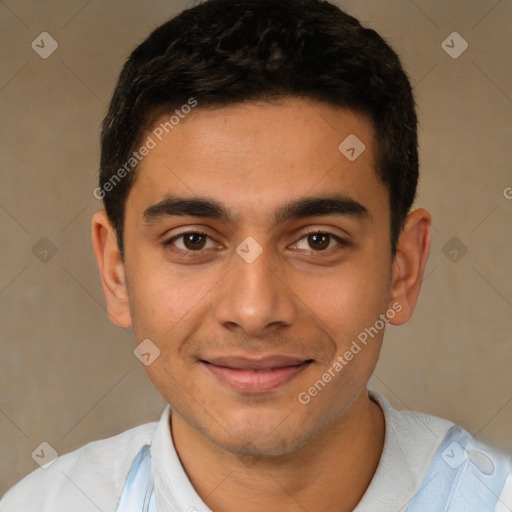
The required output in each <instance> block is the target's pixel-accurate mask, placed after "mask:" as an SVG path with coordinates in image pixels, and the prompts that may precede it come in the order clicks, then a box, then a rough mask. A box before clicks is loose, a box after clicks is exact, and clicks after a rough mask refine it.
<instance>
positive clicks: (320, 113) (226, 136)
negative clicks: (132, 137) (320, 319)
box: [127, 98, 387, 222]
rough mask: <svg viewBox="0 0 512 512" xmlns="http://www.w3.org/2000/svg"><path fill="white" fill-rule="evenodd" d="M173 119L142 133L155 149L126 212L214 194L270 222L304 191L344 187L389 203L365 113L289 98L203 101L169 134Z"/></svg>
mask: <svg viewBox="0 0 512 512" xmlns="http://www.w3.org/2000/svg"><path fill="white" fill-rule="evenodd" d="M168 120H169V116H163V117H162V118H160V119H159V120H157V122H156V123H155V126H154V127H153V128H152V129H151V130H149V131H148V132H147V133H146V134H145V136H144V140H147V137H150V138H151V139H152V140H153V141H154V147H153V149H151V151H150V152H149V153H148V154H147V156H145V157H144V159H143V160H142V161H141V163H140V164H139V166H138V168H137V170H136V173H137V179H136V180H135V183H134V185H133V188H132V190H131V191H130V195H129V197H128V203H127V213H129V211H130V210H131V209H132V208H135V209H136V210H137V211H139V212H143V211H145V210H146V209H147V208H148V207H150V206H151V205H153V204H156V203H158V202H160V201H162V200H163V199H164V198H165V197H166V196H179V195H181V196H184V197H192V196H199V197H215V198H217V199H218V200H219V201H220V202H222V203H223V204H226V205H228V206H229V208H230V209H233V211H234V212H235V213H236V214H237V216H238V218H241V217H243V216H249V217H250V216H252V218H253V220H256V219H257V220H258V221H263V218H265V219H266V220H267V221H268V222H270V219H271V218H274V219H275V215H274V212H273V210H274V206H277V205H283V204H285V203H286V202H289V201H293V200H296V199H299V198H301V197H307V196H316V197H319V196H322V195H327V194H328V195H332V194H333V193H340V194H343V195H345V196H348V197H351V198H352V199H354V200H355V201H358V202H362V203H369V206H368V210H371V209H372V204H374V205H375V207H378V206H379V205H378V204H376V203H383V202H384V203H386V202H387V190H386V188H385V187H384V185H383V184H382V182H381V180H380V179H379V177H378V176H377V174H376V172H375V164H374V160H375V159H374V151H375V147H374V146H375V145H374V134H373V129H372V125H371V122H370V121H369V120H368V119H367V118H366V117H365V116H362V115H360V114H357V113H354V112H351V111H349V110H346V109H342V108H338V107H333V106H330V105H326V104H323V103H318V102H313V101H309V100H308V101H306V100H303V99H295V98H287V99H283V100H280V101H279V102H276V103H263V102H258V103H256V102H254V103H246V104H236V105H232V106H228V107H221V108H214V109H212V108H201V104H200V102H199V103H198V106H197V107H196V108H195V109H194V110H193V111H192V112H190V113H189V114H188V115H185V116H183V117H182V118H181V119H180V120H179V122H178V123H176V124H173V125H172V128H171V127H170V126H171V125H169V124H167V125H166V126H167V131H168V133H166V131H164V130H162V129H161V127H162V126H163V125H165V123H166V121H168ZM174 121H176V120H174ZM159 127H160V130H158V128H159ZM162 132H163V133H162ZM340 145H341V146H340ZM354 156H356V157H357V158H354ZM380 206H383V205H382V204H381V205H380Z"/></svg>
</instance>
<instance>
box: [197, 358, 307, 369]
mask: <svg viewBox="0 0 512 512" xmlns="http://www.w3.org/2000/svg"><path fill="white" fill-rule="evenodd" d="M202 361H204V362H206V363H210V364H213V365H215V366H223V367H225V368H232V369H234V370H268V369H272V368H284V367H287V366H297V365H299V364H302V363H304V362H306V361H311V359H305V358H302V357H295V356H285V355H275V356H267V357H260V358H258V359H252V358H247V357H234V356H220V357H210V358H208V359H202Z"/></svg>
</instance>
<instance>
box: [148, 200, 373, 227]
mask: <svg viewBox="0 0 512 512" xmlns="http://www.w3.org/2000/svg"><path fill="white" fill-rule="evenodd" d="M183 215H188V216H191V217H203V218H209V219H218V220H221V221H224V222H227V223H234V222H235V221H236V217H235V216H233V215H232V214H231V213H230V212H229V210H228V209H227V208H226V207H225V206H224V205H222V204H221V203H219V202H218V201H215V200H213V199H210V198H207V197H178V196H167V197H166V198H165V199H163V200H162V201H160V202H158V203H156V204H154V205H152V206H150V207H149V208H147V209H146V210H145V211H144V214H143V217H144V220H145V221H146V223H148V224H152V223H154V222H157V221H158V220H161V219H163V218H166V217H171V216H183ZM328 215H338V216H350V217H355V218H358V219H361V220H373V217H372V215H371V214H370V212H369V211H368V209H367V208H366V207H365V206H363V205H362V204H361V203H359V202H357V201H355V200H354V199H352V198H350V197H349V196H346V195H340V194H337V195H329V196H325V197H322V196H320V197H303V198H300V199H296V200H295V201H291V202H290V203H286V204H284V205H282V206H280V207H279V208H278V209H277V210H276V211H275V213H274V224H281V223H283V222H287V221H290V220H297V219H302V218H307V217H316V216H328Z"/></svg>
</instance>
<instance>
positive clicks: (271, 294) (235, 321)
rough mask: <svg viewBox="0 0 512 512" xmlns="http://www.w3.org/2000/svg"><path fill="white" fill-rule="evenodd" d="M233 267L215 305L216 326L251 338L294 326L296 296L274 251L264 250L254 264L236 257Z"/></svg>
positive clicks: (223, 283)
mask: <svg viewBox="0 0 512 512" xmlns="http://www.w3.org/2000/svg"><path fill="white" fill-rule="evenodd" d="M233 265H234V267H233V268H232V270H231V271H230V272H229V273H228V274H227V275H226V277H225V278H224V279H223V282H222V284H221V286H220V293H219V296H218V298H217V301H216V303H215V317H216V320H217V322H219V324H221V325H222V326H223V327H224V328H226V329H229V330H232V331H233V330H236V329H242V330H243V332H244V334H245V335H246V336H251V337H264V336H267V335H268V334H269V332H273V331H275V330H277V329H279V328H282V327H287V326H291V325H292V324H293V323H294V321H295V319H296V317H297V314H298V313H297V304H296V301H295V300H294V299H295V296H294V294H293V291H292V290H291V289H290V288H289V287H288V286H287V285H286V279H285V277H286V276H285V275H284V271H283V270H282V268H281V267H280V265H279V262H278V261H277V258H274V259H273V258H272V255H271V251H270V250H268V249H267V250H265V249H263V252H262V253H261V254H260V255H259V256H258V257H257V258H256V259H255V260H254V261H252V262H251V263H249V262H248V261H246V260H244V259H243V258H242V257H240V256H239V255H238V254H234V255H233ZM280 268H281V270H280Z"/></svg>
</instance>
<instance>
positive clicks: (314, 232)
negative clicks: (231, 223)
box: [163, 229, 350, 257]
mask: <svg viewBox="0 0 512 512" xmlns="http://www.w3.org/2000/svg"><path fill="white" fill-rule="evenodd" d="M185 235H200V236H204V237H206V238H209V239H210V240H211V239H212V238H211V237H210V236H209V235H208V233H205V232H204V231H198V230H195V231H184V232H183V233H180V234H179V235H175V236H173V237H172V238H169V239H168V240H166V241H165V242H164V243H163V245H164V247H166V248H170V247H171V246H172V249H171V250H172V251H173V252H175V253H176V254H178V255H180V256H186V257H194V254H201V253H202V252H204V250H203V249H199V250H197V251H192V250H187V251H185V250H183V249H179V248H177V247H176V246H174V245H173V244H174V242H175V241H176V240H178V239H180V238H182V237H184V236H185ZM311 235H327V236H329V237H330V238H332V239H334V240H335V241H336V242H337V243H338V245H336V246H335V247H331V248H330V249H324V250H320V251H315V250H313V249H310V250H309V252H311V253H317V254H319V253H324V254H325V253H327V254H330V253H331V251H332V249H336V247H338V246H341V247H348V246H349V245H350V243H349V242H347V241H346V240H344V239H343V238H341V237H339V236H338V235H335V234H334V233H332V232H330V231H322V230H318V229H317V230H312V231H308V232H306V233H303V235H302V236H301V237H300V238H299V240H298V242H300V241H301V240H302V239H304V238H306V237H308V236H311ZM298 242H296V243H298ZM302 250H305V249H302Z"/></svg>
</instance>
